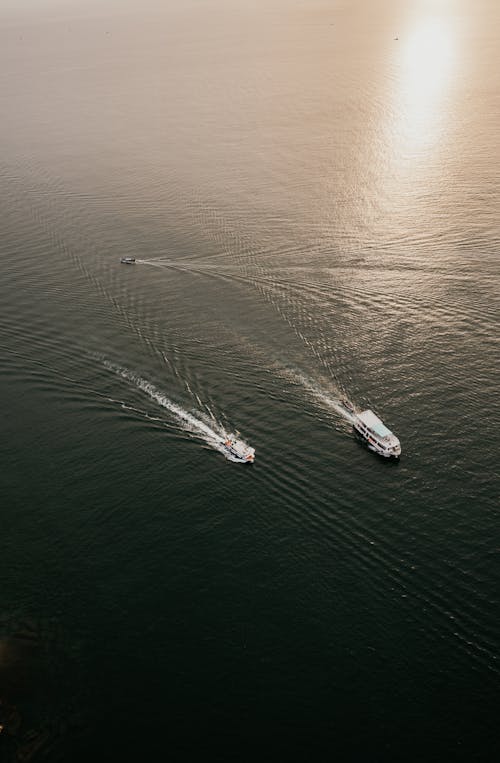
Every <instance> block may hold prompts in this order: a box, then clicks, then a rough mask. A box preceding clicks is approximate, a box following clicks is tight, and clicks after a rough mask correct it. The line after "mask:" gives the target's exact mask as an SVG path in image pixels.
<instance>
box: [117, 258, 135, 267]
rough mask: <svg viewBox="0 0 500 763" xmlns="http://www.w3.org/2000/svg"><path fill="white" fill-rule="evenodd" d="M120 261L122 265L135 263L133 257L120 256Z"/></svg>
mask: <svg viewBox="0 0 500 763" xmlns="http://www.w3.org/2000/svg"><path fill="white" fill-rule="evenodd" d="M120 262H121V264H122V265H135V257H122V258H121V260H120Z"/></svg>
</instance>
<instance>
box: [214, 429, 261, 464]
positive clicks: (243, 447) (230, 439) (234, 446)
mask: <svg viewBox="0 0 500 763" xmlns="http://www.w3.org/2000/svg"><path fill="white" fill-rule="evenodd" d="M222 444H223V445H224V447H225V448H226V450H227V451H228V453H230V454H231V455H232V456H233V458H235V459H236V460H237V461H242V462H243V463H245V464H253V462H254V461H255V448H251V447H250V446H249V445H247V444H246V443H244V442H243V441H242V440H238V439H237V438H236V437H235V436H234V435H232V434H228V435H227V436H226V439H225V440H224V441H223V443H222Z"/></svg>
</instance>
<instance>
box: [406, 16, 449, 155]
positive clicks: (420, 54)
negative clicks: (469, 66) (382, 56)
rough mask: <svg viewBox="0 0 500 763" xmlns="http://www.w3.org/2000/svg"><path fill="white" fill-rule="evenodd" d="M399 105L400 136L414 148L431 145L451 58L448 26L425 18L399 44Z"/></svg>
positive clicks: (437, 19) (431, 18) (434, 18)
mask: <svg viewBox="0 0 500 763" xmlns="http://www.w3.org/2000/svg"><path fill="white" fill-rule="evenodd" d="M403 45H404V48H403V51H402V76H401V92H400V96H401V101H402V103H401V105H402V108H403V119H404V123H405V124H404V127H405V129H404V132H405V133H406V135H407V137H408V139H409V141H410V143H411V144H413V145H414V146H417V145H422V144H428V143H429V142H433V140H434V139H435V137H436V134H435V127H436V122H437V121H438V116H439V109H440V104H441V102H442V100H443V97H444V96H445V94H446V87H447V85H448V84H449V81H450V78H451V73H452V67H453V58H454V49H453V40H452V33H451V29H450V26H449V25H448V24H445V23H444V21H442V20H441V19H439V18H436V17H429V18H427V19H425V20H422V21H420V23H419V24H418V25H417V26H416V27H415V28H414V29H413V31H412V32H411V33H410V35H409V37H408V39H407V41H406V42H405V43H403Z"/></svg>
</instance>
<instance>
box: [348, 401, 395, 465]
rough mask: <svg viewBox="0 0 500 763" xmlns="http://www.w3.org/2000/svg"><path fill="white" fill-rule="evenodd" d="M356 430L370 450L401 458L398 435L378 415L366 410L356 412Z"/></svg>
mask: <svg viewBox="0 0 500 763" xmlns="http://www.w3.org/2000/svg"><path fill="white" fill-rule="evenodd" d="M353 427H354V430H355V431H356V432H357V433H358V434H359V435H360V436H361V437H362V438H363V440H364V441H365V442H366V444H367V445H368V447H369V449H370V450H373V452H374V453H378V454H379V456H384V458H399V456H400V455H401V443H400V442H399V440H398V438H397V437H396V435H394V434H393V433H392V432H391V430H390V429H388V428H387V427H386V426H385V424H384V423H383V422H382V421H381V420H380V419H379V417H378V416H376V415H375V414H374V413H373V411H371V410H369V409H368V410H366V411H361V413H355V414H354V422H353Z"/></svg>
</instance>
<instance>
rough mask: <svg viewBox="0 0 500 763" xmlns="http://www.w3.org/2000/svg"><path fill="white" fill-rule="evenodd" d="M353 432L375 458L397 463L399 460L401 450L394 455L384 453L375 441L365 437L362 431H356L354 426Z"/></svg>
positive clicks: (356, 428) (354, 425)
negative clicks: (375, 455)
mask: <svg viewBox="0 0 500 763" xmlns="http://www.w3.org/2000/svg"><path fill="white" fill-rule="evenodd" d="M353 430H354V433H355V434H356V435H357V437H358V438H359V439H360V440H361V441H362V442H363V443H364V445H366V447H367V448H368V450H371V451H372V453H376V454H377V456H381V457H382V458H386V459H387V460H393V461H399V458H400V456H401V450H399V452H396V453H391V452H388V451H386V450H385V449H384V448H383V447H382V446H381V445H379V444H378V443H377V442H376V440H374V439H373V438H371V437H370V436H367V435H366V434H365V433H364V432H363V431H361V430H360V429H358V427H357V426H356V424H353Z"/></svg>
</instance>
